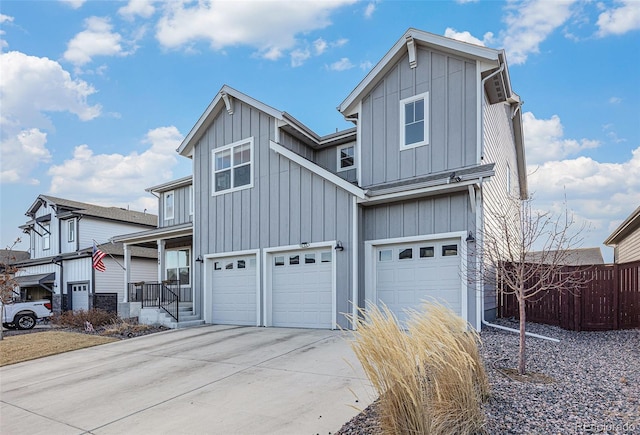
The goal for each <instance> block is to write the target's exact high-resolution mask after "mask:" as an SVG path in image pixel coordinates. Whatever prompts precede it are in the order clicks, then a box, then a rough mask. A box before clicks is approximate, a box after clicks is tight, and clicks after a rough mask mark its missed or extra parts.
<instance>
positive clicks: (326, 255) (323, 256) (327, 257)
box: [320, 251, 331, 263]
mask: <svg viewBox="0 0 640 435" xmlns="http://www.w3.org/2000/svg"><path fill="white" fill-rule="evenodd" d="M320 261H322V262H323V263H331V251H324V252H321V253H320Z"/></svg>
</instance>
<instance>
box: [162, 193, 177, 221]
mask: <svg viewBox="0 0 640 435" xmlns="http://www.w3.org/2000/svg"><path fill="white" fill-rule="evenodd" d="M174 200H175V194H174V193H173V190H172V191H170V192H165V193H164V220H170V219H173V217H174V208H175V207H174Z"/></svg>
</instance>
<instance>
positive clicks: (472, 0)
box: [456, 0, 480, 4]
mask: <svg viewBox="0 0 640 435" xmlns="http://www.w3.org/2000/svg"><path fill="white" fill-rule="evenodd" d="M478 1H480V0H456V3H460V4H465V3H476V2H478Z"/></svg>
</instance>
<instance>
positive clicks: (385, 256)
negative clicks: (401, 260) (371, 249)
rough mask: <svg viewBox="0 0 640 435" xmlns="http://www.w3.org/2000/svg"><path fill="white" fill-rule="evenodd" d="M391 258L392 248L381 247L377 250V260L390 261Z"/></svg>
mask: <svg viewBox="0 0 640 435" xmlns="http://www.w3.org/2000/svg"><path fill="white" fill-rule="evenodd" d="M392 260H393V250H391V249H383V250H382V251H380V252H378V261H392Z"/></svg>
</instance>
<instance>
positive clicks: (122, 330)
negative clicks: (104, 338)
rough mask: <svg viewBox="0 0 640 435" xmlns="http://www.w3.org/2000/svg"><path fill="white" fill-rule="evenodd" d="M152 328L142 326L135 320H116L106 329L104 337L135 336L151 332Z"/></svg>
mask: <svg viewBox="0 0 640 435" xmlns="http://www.w3.org/2000/svg"><path fill="white" fill-rule="evenodd" d="M150 328H151V326H149V325H144V324H140V323H138V322H137V321H135V320H132V319H128V320H123V319H120V318H118V319H114V320H113V321H112V322H111V324H109V325H108V326H106V327H105V328H104V331H102V335H126V336H135V335H137V334H139V333H141V332H145V331H147V330H149V329H150Z"/></svg>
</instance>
